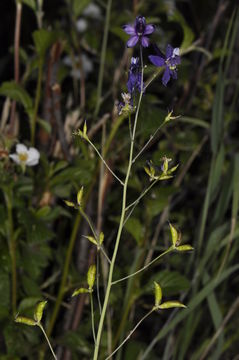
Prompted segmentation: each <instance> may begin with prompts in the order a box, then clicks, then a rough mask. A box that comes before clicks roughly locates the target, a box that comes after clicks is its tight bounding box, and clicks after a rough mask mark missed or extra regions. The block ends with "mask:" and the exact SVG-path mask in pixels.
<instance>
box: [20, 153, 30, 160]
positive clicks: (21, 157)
mask: <svg viewBox="0 0 239 360" xmlns="http://www.w3.org/2000/svg"><path fill="white" fill-rule="evenodd" d="M18 157H19V160H20V161H21V162H26V161H27V159H28V155H27V153H21V154H18Z"/></svg>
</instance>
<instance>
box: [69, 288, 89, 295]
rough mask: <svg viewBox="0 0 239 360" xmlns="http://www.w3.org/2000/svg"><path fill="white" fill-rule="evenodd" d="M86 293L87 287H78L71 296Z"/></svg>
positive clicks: (87, 291)
mask: <svg viewBox="0 0 239 360" xmlns="http://www.w3.org/2000/svg"><path fill="white" fill-rule="evenodd" d="M86 293H89V289H85V288H79V289H76V290H75V291H74V292H73V294H72V295H71V296H72V297H73V296H77V295H79V294H86Z"/></svg>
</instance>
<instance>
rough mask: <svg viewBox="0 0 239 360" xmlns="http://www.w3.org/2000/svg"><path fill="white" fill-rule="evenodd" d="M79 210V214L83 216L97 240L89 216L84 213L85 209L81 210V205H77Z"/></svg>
mask: <svg viewBox="0 0 239 360" xmlns="http://www.w3.org/2000/svg"><path fill="white" fill-rule="evenodd" d="M79 210H80V213H81V215H82V216H83V218H84V219H85V220H86V222H87V224H88V225H89V227H90V229H91V231H92V234H93V235H94V238H95V239H96V240H97V239H98V236H97V234H96V231H95V229H94V226H93V224H92V222H91V220H90V218H89V216H88V215H87V214H86V213H85V211H84V210H83V208H82V207H81V206H80V207H79Z"/></svg>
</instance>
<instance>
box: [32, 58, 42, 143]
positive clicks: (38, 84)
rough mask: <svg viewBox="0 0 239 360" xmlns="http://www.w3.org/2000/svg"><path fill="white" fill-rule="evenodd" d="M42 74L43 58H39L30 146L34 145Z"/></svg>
mask: <svg viewBox="0 0 239 360" xmlns="http://www.w3.org/2000/svg"><path fill="white" fill-rule="evenodd" d="M42 73H43V58H42V57H41V58H39V62H38V78H37V89H36V97H35V105H34V112H33V118H32V126H31V144H32V146H34V144H35V133H36V122H37V114H38V108H39V104H40V99H41V83H42Z"/></svg>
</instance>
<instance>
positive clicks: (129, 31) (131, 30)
mask: <svg viewBox="0 0 239 360" xmlns="http://www.w3.org/2000/svg"><path fill="white" fill-rule="evenodd" d="M123 30H124V31H125V32H126V34H129V35H135V34H136V33H135V29H134V26H133V25H124V26H123Z"/></svg>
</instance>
